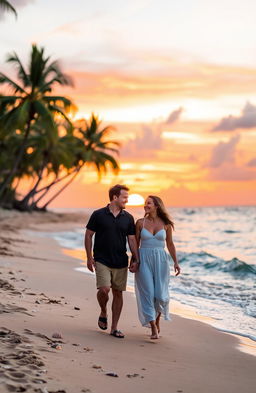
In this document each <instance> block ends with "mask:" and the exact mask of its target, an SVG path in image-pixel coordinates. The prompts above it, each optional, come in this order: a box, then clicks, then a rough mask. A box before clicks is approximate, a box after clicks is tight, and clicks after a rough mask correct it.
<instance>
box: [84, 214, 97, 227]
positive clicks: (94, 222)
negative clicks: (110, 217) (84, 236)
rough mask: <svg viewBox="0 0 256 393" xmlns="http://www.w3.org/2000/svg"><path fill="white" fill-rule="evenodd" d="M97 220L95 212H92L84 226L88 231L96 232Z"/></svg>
mask: <svg viewBox="0 0 256 393" xmlns="http://www.w3.org/2000/svg"><path fill="white" fill-rule="evenodd" d="M97 222H98V220H97V213H96V212H93V213H92V215H91V217H90V218H89V221H88V223H87V225H86V228H87V229H89V230H90V231H93V232H97Z"/></svg>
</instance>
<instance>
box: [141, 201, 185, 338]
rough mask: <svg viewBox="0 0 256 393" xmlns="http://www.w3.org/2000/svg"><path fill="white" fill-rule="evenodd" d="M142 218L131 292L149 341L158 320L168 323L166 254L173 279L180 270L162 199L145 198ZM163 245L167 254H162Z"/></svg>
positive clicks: (157, 336)
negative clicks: (134, 294) (148, 328)
mask: <svg viewBox="0 0 256 393" xmlns="http://www.w3.org/2000/svg"><path fill="white" fill-rule="evenodd" d="M144 210H145V216H144V218H141V219H139V220H138V221H137V222H136V238H137V242H138V246H139V247H140V248H139V252H140V267H139V270H138V272H137V273H135V291H136V298H137V305H138V313H139V319H140V322H141V324H142V325H143V326H149V325H150V327H151V339H158V338H159V332H160V317H161V314H163V316H164V318H165V319H166V320H169V319H170V317H169V278H170V255H171V257H172V259H173V261H174V270H175V273H176V276H177V275H178V274H180V267H179V264H178V261H177V257H176V250H175V246H174V244H173V241H172V230H173V229H174V224H173V222H172V221H171V219H170V217H169V215H168V213H167V211H166V209H165V207H164V204H163V202H162V200H161V199H160V198H159V197H157V196H153V195H150V196H148V198H147V199H146V202H145V206H144ZM165 244H166V246H167V249H168V251H169V253H167V252H166V251H165Z"/></svg>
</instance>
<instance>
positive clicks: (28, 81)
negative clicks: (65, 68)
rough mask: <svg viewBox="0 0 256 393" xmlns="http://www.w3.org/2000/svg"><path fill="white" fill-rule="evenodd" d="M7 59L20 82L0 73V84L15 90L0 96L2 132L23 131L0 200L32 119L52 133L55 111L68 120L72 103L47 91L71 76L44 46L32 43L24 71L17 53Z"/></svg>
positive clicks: (19, 156) (18, 157)
mask: <svg viewBox="0 0 256 393" xmlns="http://www.w3.org/2000/svg"><path fill="white" fill-rule="evenodd" d="M7 62H8V63H11V64H13V65H14V66H15V67H16V70H17V79H18V81H19V82H17V83H16V82H15V81H14V80H12V79H10V78H9V77H8V76H7V75H5V74H3V73H0V84H7V85H8V87H9V88H11V89H12V91H13V92H14V94H13V95H11V96H0V107H3V108H5V111H4V113H3V114H2V116H1V117H0V127H1V133H2V134H3V136H5V135H6V134H8V133H10V132H12V133H15V132H16V130H19V131H20V132H21V133H22V135H23V141H22V143H21V145H20V148H19V152H18V154H17V155H16V157H15V160H14V162H13V166H12V168H11V170H10V171H9V173H8V175H7V176H6V177H5V179H4V181H3V182H2V184H1V185H0V200H1V197H2V196H3V195H4V192H5V191H6V190H7V188H8V187H9V185H10V184H11V182H12V181H13V178H14V176H15V173H16V171H17V170H18V168H19V165H20V162H21V160H22V157H23V155H24V150H25V146H26V143H27V139H28V137H29V135H30V132H31V128H32V127H33V125H34V124H35V122H36V121H38V120H40V119H43V120H44V123H45V125H46V127H47V128H48V131H49V132H52V133H53V134H55V133H56V123H55V121H54V115H56V114H59V115H61V116H62V117H63V118H65V119H66V120H67V121H68V122H69V119H68V117H67V115H66V112H67V111H68V110H69V109H70V108H71V107H72V106H73V107H74V105H73V104H72V102H71V101H70V100H69V99H68V98H65V97H63V96H53V95H51V94H50V93H51V92H52V88H53V85H56V84H59V85H62V86H65V85H66V86H72V85H73V83H72V80H71V78H70V77H68V76H67V75H65V74H64V73H63V72H62V71H61V69H60V66H59V64H58V62H57V61H53V62H50V57H46V56H45V55H44V49H43V48H38V47H37V46H36V45H32V50H31V55H30V63H29V67H28V70H27V71H26V69H25V67H24V66H23V65H22V62H21V60H20V59H19V57H18V56H17V54H16V53H13V54H10V55H9V56H8V57H7Z"/></svg>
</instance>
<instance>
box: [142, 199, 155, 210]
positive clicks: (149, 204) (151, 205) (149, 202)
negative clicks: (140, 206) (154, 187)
mask: <svg viewBox="0 0 256 393" xmlns="http://www.w3.org/2000/svg"><path fill="white" fill-rule="evenodd" d="M144 210H145V213H155V212H156V206H155V204H154V201H153V199H152V198H147V199H146V201H145V205H144Z"/></svg>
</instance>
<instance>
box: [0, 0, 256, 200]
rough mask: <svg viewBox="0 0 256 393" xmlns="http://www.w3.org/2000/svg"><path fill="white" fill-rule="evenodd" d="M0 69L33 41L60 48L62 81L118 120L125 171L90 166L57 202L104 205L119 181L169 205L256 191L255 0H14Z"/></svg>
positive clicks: (80, 99) (56, 51)
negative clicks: (65, 77) (68, 79)
mask: <svg viewBox="0 0 256 393" xmlns="http://www.w3.org/2000/svg"><path fill="white" fill-rule="evenodd" d="M10 2H11V3H12V4H13V5H14V6H15V7H16V9H17V12H18V19H17V20H16V19H15V17H14V16H13V15H12V14H9V13H8V14H7V13H5V14H4V15H2V16H1V17H0V33H1V37H2V38H1V42H0V69H1V71H2V72H4V73H6V74H8V75H9V76H10V77H13V76H14V71H13V70H12V69H11V68H10V66H8V65H7V64H6V63H5V58H6V55H7V54H8V53H10V52H12V51H16V52H17V53H18V55H19V56H20V58H21V59H22V61H24V63H26V61H27V58H28V54H29V51H30V47H31V43H37V44H38V45H39V46H44V47H45V48H46V53H47V54H49V55H51V56H52V58H53V59H60V60H61V64H62V68H63V70H64V71H65V72H66V73H68V74H69V75H71V76H72V77H73V79H74V83H75V88H73V89H71V88H65V89H62V90H59V91H58V92H59V93H61V94H63V95H67V96H69V97H71V98H72V99H73V101H74V102H75V104H76V105H77V106H78V113H77V114H76V118H81V117H88V116H89V115H90V113H91V112H92V111H93V112H95V113H97V114H98V115H99V116H100V117H101V118H102V119H103V121H104V122H103V124H104V125H108V124H111V125H113V126H115V127H116V132H115V134H113V138H114V139H116V140H119V141H120V142H121V144H122V148H121V150H120V157H119V161H120V165H121V171H120V173H119V175H118V176H117V177H115V176H113V175H109V176H107V177H104V178H103V179H102V180H101V182H100V183H98V180H97V175H96V174H95V171H94V170H93V169H92V168H88V169H85V170H84V172H83V173H82V174H81V175H80V178H79V179H78V180H77V182H76V183H75V184H74V185H73V186H72V187H70V188H69V189H67V191H66V192H65V193H64V194H63V195H61V196H60V197H59V199H57V200H56V202H55V203H54V204H53V206H59V207H64V206H66V207H86V206H92V207H96V206H100V205H102V204H104V203H105V202H106V201H107V190H108V188H109V187H110V186H111V185H113V184H115V183H120V182H121V183H125V184H127V185H128V186H129V187H130V189H131V192H132V193H137V194H141V195H142V196H144V197H145V196H147V195H148V194H152V193H153V194H156V195H159V196H160V197H162V198H163V200H164V202H165V203H166V205H168V206H207V205H238V204H239V205H247V204H255V202H256V25H255V15H256V2H255V0H244V1H243V2H241V1H238V0H215V1H210V0H195V1H191V0H172V1H170V0H157V1H156V0H129V1H123V0H119V1H117V0H112V1H104V0H94V1H85V0H74V1H73V2H70V1H66V0H61V1H60V0H56V1H52V0H10Z"/></svg>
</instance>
